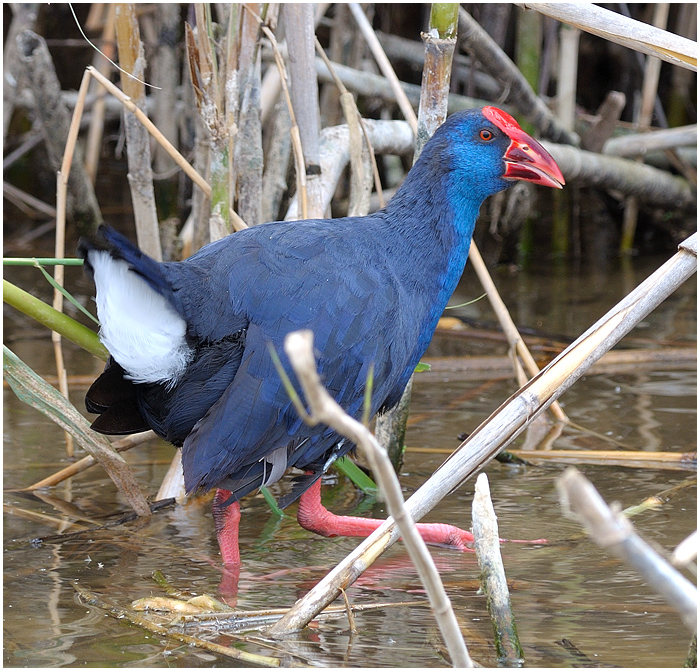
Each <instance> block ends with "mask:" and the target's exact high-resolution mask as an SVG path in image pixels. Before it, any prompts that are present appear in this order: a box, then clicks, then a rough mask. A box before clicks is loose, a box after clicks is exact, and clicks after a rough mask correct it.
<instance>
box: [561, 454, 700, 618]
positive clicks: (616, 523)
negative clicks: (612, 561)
mask: <svg viewBox="0 0 700 671" xmlns="http://www.w3.org/2000/svg"><path fill="white" fill-rule="evenodd" d="M557 489H558V491H559V497H560V500H561V503H562V507H563V508H564V511H565V513H566V512H570V513H573V514H574V515H575V516H576V517H577V518H578V519H579V521H580V522H581V523H582V524H583V525H584V526H585V527H586V529H587V530H588V532H589V534H590V536H591V537H592V539H593V540H594V541H595V542H596V543H598V545H600V546H602V547H604V548H607V549H609V550H611V551H612V552H613V553H614V554H615V555H617V556H618V557H620V558H621V559H623V560H624V561H625V562H627V563H628V564H629V565H630V566H632V567H633V568H634V569H635V570H636V571H637V572H638V573H640V574H641V575H642V577H643V578H644V579H645V580H646V581H647V582H648V583H649V584H650V585H651V586H652V587H653V588H654V589H655V590H656V591H657V592H658V593H659V594H660V595H661V596H662V597H663V598H664V599H666V601H667V602H668V603H670V604H671V605H672V606H673V607H674V608H675V609H676V610H677V611H678V613H679V615H680V616H681V618H682V620H683V622H684V623H685V625H686V626H687V627H688V629H690V631H691V632H695V631H696V629H697V623H698V590H697V588H696V587H695V585H693V584H692V583H691V582H690V581H689V580H686V578H684V577H683V576H682V575H681V574H680V573H679V572H678V571H676V570H675V569H674V568H673V567H672V566H671V565H670V564H669V563H668V562H667V561H666V560H665V559H663V558H662V557H661V556H659V555H658V554H657V553H656V552H655V551H654V550H653V549H652V548H651V546H649V545H647V544H646V543H645V542H644V541H643V540H642V539H641V538H640V537H639V536H638V535H637V534H636V533H635V531H634V528H633V526H632V524H631V523H630V522H629V521H628V520H627V518H625V517H624V516H622V515H621V514H620V513H619V512H615V511H613V510H611V509H610V508H609V507H608V506H607V504H606V503H605V501H604V500H603V498H602V497H601V496H600V494H599V493H598V492H597V491H596V489H595V487H594V486H593V485H592V484H591V482H589V481H588V480H587V479H586V478H585V477H584V476H583V475H582V474H581V473H580V472H579V471H577V470H576V469H575V468H572V467H570V468H568V469H567V470H566V471H565V472H564V474H563V475H562V476H561V477H559V478H558V479H557Z"/></svg>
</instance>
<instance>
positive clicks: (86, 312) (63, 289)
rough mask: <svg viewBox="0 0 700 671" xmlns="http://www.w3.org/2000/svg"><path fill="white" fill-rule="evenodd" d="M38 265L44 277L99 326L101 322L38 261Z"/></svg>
mask: <svg viewBox="0 0 700 671" xmlns="http://www.w3.org/2000/svg"><path fill="white" fill-rule="evenodd" d="M35 265H36V267H37V268H38V269H39V270H41V272H42V273H43V275H44V277H45V278H46V281H47V282H48V283H49V284H50V285H51V286H52V287H53V288H54V289H57V290H58V291H60V292H61V293H62V294H63V297H64V298H65V299H67V300H69V301H70V302H71V303H73V305H75V307H76V308H78V310H80V311H81V312H82V313H83V314H84V315H87V316H88V317H89V318H90V319H91V320H92V321H93V322H95V324H97V325H98V326H99V324H100V322H98V321H97V319H96V318H95V317H93V316H92V315H91V314H90V313H89V312H88V311H87V310H86V309H85V308H84V307H83V306H82V305H81V304H80V303H79V302H78V301H77V300H76V299H75V298H73V296H72V295H71V294H70V293H69V292H68V291H67V290H66V289H65V288H64V287H62V286H61V285H60V284H59V283H58V282H56V280H55V279H54V278H53V277H51V275H49V274H48V273H47V272H46V271H45V270H44V268H43V267H42V266H41V264H39V263H38V262H37V263H36V264H35Z"/></svg>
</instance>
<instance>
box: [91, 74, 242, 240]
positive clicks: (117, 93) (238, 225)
mask: <svg viewBox="0 0 700 671" xmlns="http://www.w3.org/2000/svg"><path fill="white" fill-rule="evenodd" d="M86 71H87V72H89V73H90V75H91V76H92V77H94V78H95V79H97V81H99V82H100V84H102V86H104V87H105V88H106V89H107V90H108V91H109V92H110V93H111V94H112V95H113V96H114V97H115V98H116V99H117V100H119V102H120V103H121V104H122V105H124V107H126V108H127V109H128V110H129V111H130V112H133V114H134V116H135V117H136V118H137V119H138V120H139V121H140V122H141V123H142V124H143V125H144V126H145V128H146V130H147V131H148V132H149V133H150V134H151V135H152V136H153V138H154V139H155V140H156V142H158V144H159V145H160V146H161V147H163V149H165V151H166V152H167V153H168V155H169V156H170V157H171V158H172V159H173V161H175V163H177V165H178V166H179V167H180V168H181V169H182V171H183V172H184V173H185V174H186V175H187V176H188V177H189V178H190V179H191V180H192V181H193V182H194V183H195V184H196V185H197V186H198V187H199V188H200V189H201V190H202V192H203V193H204V195H206V196H207V197H211V186H210V185H209V184H208V182H207V181H206V180H205V179H204V178H203V177H202V176H201V175H200V174H199V173H198V172H197V171H196V170H195V169H194V168H193V167H192V166H191V165H190V164H189V163H188V161H187V159H185V158H184V156H182V154H180V152H179V151H178V150H177V149H175V147H173V145H172V144H171V143H170V142H169V141H168V140H167V138H166V137H165V136H164V135H163V134H162V133H161V132H160V131H159V130H158V129H157V128H156V126H155V125H154V124H153V122H152V121H151V120H150V119H149V118H148V117H147V116H146V115H145V114H144V113H143V111H142V110H140V109H139V108H138V107H136V105H134V103H133V101H132V100H131V99H130V98H129V97H128V96H126V95H125V94H124V93H123V92H122V91H121V90H120V89H118V88H117V87H116V86H115V85H114V84H112V82H110V81H109V79H107V78H106V77H104V76H102V75H101V74H100V73H99V72H97V71H96V70H95V68H93V67H92V66H91V65H88V67H87V68H86ZM229 214H230V216H231V219H232V222H233V227H234V229H235V230H237V231H240V230H242V229H244V228H247V225H246V223H245V222H244V221H243V220H242V219H241V218H240V217H239V216H238V214H236V212H235V210H233V209H232V210H230V212H229Z"/></svg>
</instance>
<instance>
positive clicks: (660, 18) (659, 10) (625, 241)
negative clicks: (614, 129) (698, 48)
mask: <svg viewBox="0 0 700 671" xmlns="http://www.w3.org/2000/svg"><path fill="white" fill-rule="evenodd" d="M668 11H669V3H667V2H660V3H657V4H656V5H654V14H653V20H652V22H653V24H654V26H655V27H656V28H661V29H663V28H665V27H666V22H667V21H668ZM660 73H661V61H660V60H659V59H658V58H654V57H652V56H647V58H646V63H645V65H644V79H643V81H642V105H641V108H640V109H639V114H638V116H637V119H636V123H637V125H638V126H640V127H642V128H646V127H648V126H651V119H652V115H653V113H654V105H655V103H656V91H657V89H658V87H659V74H660ZM638 216H639V201H638V200H637V198H635V197H634V196H631V197H630V198H628V199H627V201H626V202H625V211H624V214H623V217H622V237H621V239H620V253H621V254H631V253H632V251H633V249H634V235H635V232H636V230H637V218H638Z"/></svg>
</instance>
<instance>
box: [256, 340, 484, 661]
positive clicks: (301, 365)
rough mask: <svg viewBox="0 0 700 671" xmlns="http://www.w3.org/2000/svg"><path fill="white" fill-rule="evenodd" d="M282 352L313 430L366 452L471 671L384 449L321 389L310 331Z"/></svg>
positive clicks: (279, 626)
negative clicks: (325, 429) (326, 430)
mask: <svg viewBox="0 0 700 671" xmlns="http://www.w3.org/2000/svg"><path fill="white" fill-rule="evenodd" d="M284 349H285V352H286V353H287V356H288V357H289V361H290V363H291V365H292V368H293V369H294V372H295V373H296V376H297V379H298V380H299V384H300V385H301V388H302V390H303V392H304V397H305V399H306V402H307V403H308V405H309V408H310V414H309V415H306V411H305V410H304V407H303V405H302V406H301V407H300V408H298V410H300V412H301V413H302V419H304V421H305V422H306V423H307V424H310V425H312V426H314V425H316V424H319V423H322V424H325V425H327V426H329V427H330V428H332V429H334V430H335V431H337V432H338V433H340V434H341V435H343V436H345V437H346V438H349V439H350V440H351V441H352V442H353V443H354V444H355V445H357V446H358V447H359V448H360V449H362V451H363V453H364V455H365V457H366V458H367V460H368V461H369V463H370V465H371V468H372V472H373V474H374V476H375V478H376V479H377V483H378V484H379V486H380V489H381V491H382V494H383V496H384V499H385V501H386V504H387V508H388V509H389V511H390V513H391V515H392V517H393V518H394V519H395V520H396V524H397V526H398V528H399V530H400V532H401V536H402V538H403V541H404V543H405V545H406V549H407V551H408V554H409V555H410V557H411V560H412V561H413V564H414V565H415V567H416V570H417V571H418V575H419V576H420V579H421V582H422V583H423V586H424V587H425V589H426V591H427V593H428V598H429V600H430V604H431V606H432V610H433V614H434V616H435V619H436V620H437V623H438V626H439V628H440V631H441V633H442V636H443V638H444V640H445V643H446V645H447V647H448V649H449V652H450V656H451V657H452V663H453V665H454V666H456V667H458V668H464V667H469V668H471V667H472V666H473V663H472V661H471V659H470V657H469V653H468V652H467V647H466V645H465V643H464V639H463V637H462V634H461V631H460V629H459V625H458V623H457V618H456V617H455V614H454V611H453V610H452V604H451V603H450V601H449V598H448V596H447V593H446V592H445V588H444V586H443V584H442V581H441V580H440V574H439V573H438V571H437V569H436V568H435V564H434V563H433V560H432V558H431V556H430V553H429V552H428V548H427V546H426V545H425V541H423V539H422V537H421V535H420V534H419V533H418V531H417V530H416V527H415V524H414V522H413V520H412V519H411V516H410V514H408V513H407V511H406V509H405V507H404V500H403V494H402V492H401V485H400V483H399V480H398V477H397V476H396V473H395V472H394V468H393V466H392V463H391V461H390V460H389V457H388V455H387V454H386V451H385V450H383V449H382V447H381V446H380V445H379V443H378V442H377V440H376V438H375V437H374V436H373V435H372V433H371V432H370V431H369V429H368V428H367V427H366V426H365V425H363V424H362V423H361V422H358V421H357V420H354V419H353V418H352V417H350V416H349V415H347V414H346V413H345V412H344V411H343V409H342V408H341V407H340V406H339V405H338V404H337V403H336V402H335V401H334V400H333V398H331V396H330V394H329V393H328V391H327V390H326V389H325V388H324V387H323V385H322V384H321V379H320V378H319V375H318V371H317V368H316V361H315V359H314V354H313V333H312V332H311V331H297V332H294V333H290V334H289V335H288V336H287V337H286V338H285V341H284ZM285 618H287V615H285V616H284V617H282V619H281V620H280V621H279V622H277V623H276V624H275V625H273V626H272V628H271V629H270V630H269V632H268V633H269V634H270V635H272V636H276V635H279V634H282V633H285V632H287V631H288V628H287V623H285V622H284V620H285Z"/></svg>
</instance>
